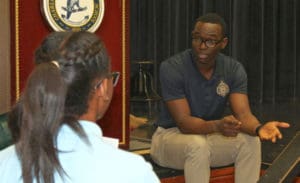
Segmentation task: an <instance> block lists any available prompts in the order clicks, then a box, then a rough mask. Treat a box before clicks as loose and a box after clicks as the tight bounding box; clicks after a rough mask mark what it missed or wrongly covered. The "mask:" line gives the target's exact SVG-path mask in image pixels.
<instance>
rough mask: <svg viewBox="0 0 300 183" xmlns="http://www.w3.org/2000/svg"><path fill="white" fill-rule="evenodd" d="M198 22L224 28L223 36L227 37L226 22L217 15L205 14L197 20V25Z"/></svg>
mask: <svg viewBox="0 0 300 183" xmlns="http://www.w3.org/2000/svg"><path fill="white" fill-rule="evenodd" d="M197 22H204V23H212V24H219V25H220V26H221V27H222V30H223V35H226V33H227V30H226V29H227V28H226V22H225V20H224V19H223V18H222V17H221V16H220V15H218V14H217V13H207V14H204V15H202V16H200V17H199V18H197V19H196V21H195V24H196V23H197Z"/></svg>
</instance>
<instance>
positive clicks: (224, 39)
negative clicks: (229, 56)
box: [221, 37, 228, 49]
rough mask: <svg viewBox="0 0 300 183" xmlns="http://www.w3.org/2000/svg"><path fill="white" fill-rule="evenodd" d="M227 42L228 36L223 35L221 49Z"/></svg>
mask: <svg viewBox="0 0 300 183" xmlns="http://www.w3.org/2000/svg"><path fill="white" fill-rule="evenodd" d="M227 44H228V38H227V37H224V38H223V40H222V42H221V47H222V49H224V48H225V47H226V46H227Z"/></svg>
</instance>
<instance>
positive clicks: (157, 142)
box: [151, 128, 208, 169]
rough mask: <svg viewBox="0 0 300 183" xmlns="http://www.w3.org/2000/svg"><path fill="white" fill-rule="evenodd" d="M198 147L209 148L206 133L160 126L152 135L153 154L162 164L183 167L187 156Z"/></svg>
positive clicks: (155, 159)
mask: <svg viewBox="0 0 300 183" xmlns="http://www.w3.org/2000/svg"><path fill="white" fill-rule="evenodd" d="M196 147H199V148H200V149H206V150H208V146H207V143H206V136H205V135H190V134H182V133H181V132H180V131H179V129H178V128H169V129H163V128H158V129H157V131H156V132H155V133H154V134H153V137H152V145H151V156H152V158H153V160H154V161H155V162H156V163H158V164H159V165H161V166H166V167H170V168H175V169H183V168H184V162H185V160H186V158H187V157H188V156H191V155H192V154H193V153H195V152H194V151H196ZM199 153H201V152H199Z"/></svg>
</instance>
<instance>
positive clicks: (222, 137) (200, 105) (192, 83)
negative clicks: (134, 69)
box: [151, 13, 289, 183]
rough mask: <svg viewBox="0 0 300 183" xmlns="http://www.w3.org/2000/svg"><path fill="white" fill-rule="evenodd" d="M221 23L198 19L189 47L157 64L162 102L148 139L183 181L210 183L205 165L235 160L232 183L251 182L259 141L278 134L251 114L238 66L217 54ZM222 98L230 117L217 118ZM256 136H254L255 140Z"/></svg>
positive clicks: (242, 72)
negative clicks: (182, 177) (153, 131)
mask: <svg viewBox="0 0 300 183" xmlns="http://www.w3.org/2000/svg"><path fill="white" fill-rule="evenodd" d="M225 35H226V24H225V22H224V20H223V19H222V18H221V17H220V16H218V15H217V14H213V13H210V14H206V15H204V16H202V17H200V18H199V19H197V21H196V23H195V25H194V30H193V31H192V49H188V50H185V51H183V52H182V53H179V54H177V55H175V56H173V57H171V58H169V59H167V60H166V61H164V62H162V64H161V66H160V82H161V89H162V96H163V100H164V105H163V107H162V110H161V114H160V117H159V120H158V122H157V125H158V128H157V130H156V131H155V133H154V135H153V137H152V145H151V156H152V158H153V160H154V161H155V162H156V163H158V164H159V165H161V166H165V167H170V168H174V169H184V176H185V182H186V183H196V182H197V183H199V182H201V183H206V182H209V177H210V167H217V166H225V165H229V164H232V163H234V165H235V182H236V183H241V182H243V183H255V182H257V180H258V178H259V171H260V165H261V147H260V146H261V144H260V140H259V138H260V139H265V140H272V142H275V141H276V139H277V138H282V135H281V133H280V131H279V129H278V127H289V124H287V123H283V122H277V121H272V122H268V123H266V124H265V125H261V124H260V122H259V121H258V120H257V119H256V117H255V116H254V115H253V114H252V113H251V110H250V107H249V102H248V97H247V75H246V72H245V70H244V68H243V66H242V65H241V64H240V63H239V62H238V61H236V60H234V59H233V58H230V57H228V56H225V55H223V54H221V53H219V52H220V50H222V49H224V48H225V46H226V45H227V42H228V38H227V37H226V36H225ZM227 102H229V104H230V107H231V110H232V113H233V115H230V116H226V117H222V115H223V112H224V109H225V107H226V104H227ZM258 137H259V138H258Z"/></svg>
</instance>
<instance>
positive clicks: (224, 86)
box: [216, 80, 229, 97]
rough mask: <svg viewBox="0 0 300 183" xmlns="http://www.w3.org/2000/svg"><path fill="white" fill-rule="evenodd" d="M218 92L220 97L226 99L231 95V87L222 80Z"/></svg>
mask: <svg viewBox="0 0 300 183" xmlns="http://www.w3.org/2000/svg"><path fill="white" fill-rule="evenodd" d="M216 92H217V94H218V95H219V96H221V97H225V96H226V95H227V94H228V93H229V86H228V85H227V84H226V83H225V82H224V81H223V80H221V81H220V83H219V84H218V86H217V90H216Z"/></svg>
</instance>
